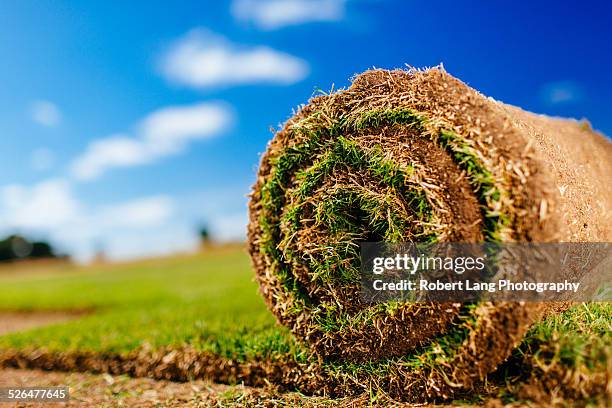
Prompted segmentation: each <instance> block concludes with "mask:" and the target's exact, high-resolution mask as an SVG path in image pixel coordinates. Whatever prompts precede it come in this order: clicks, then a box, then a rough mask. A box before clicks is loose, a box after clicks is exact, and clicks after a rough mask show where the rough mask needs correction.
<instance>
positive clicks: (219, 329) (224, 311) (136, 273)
mask: <svg viewBox="0 0 612 408" xmlns="http://www.w3.org/2000/svg"><path fill="white" fill-rule="evenodd" d="M0 286H1V287H2V297H0V310H11V311H16V310H18V311H21V310H91V311H92V313H91V314H90V315H88V316H86V317H83V318H80V319H78V320H75V321H70V322H67V323H63V324H56V325H52V326H50V327H45V328H40V329H35V330H31V331H28V332H25V333H19V334H12V335H8V336H4V337H2V338H0V347H4V348H24V347H45V348H46V349H49V350H59V351H64V350H79V351H96V352H100V351H104V352H107V351H108V352H128V351H131V350H134V349H138V348H139V347H142V346H143V345H145V344H147V345H150V346H152V347H159V346H168V345H182V344H185V343H187V344H190V345H192V346H194V347H195V348H197V349H198V350H202V351H211V352H213V353H216V354H220V355H222V356H225V357H228V358H238V359H243V358H248V357H252V356H253V355H254V354H257V355H268V354H269V353H287V352H288V351H290V349H291V348H293V347H294V343H293V341H292V338H291V336H290V335H289V334H288V333H287V331H286V330H284V329H283V328H280V327H278V326H276V325H275V322H274V317H273V316H272V315H271V314H270V313H269V312H268V311H267V310H266V307H265V305H264V303H263V301H262V299H261V298H260V296H259V295H258V294H257V286H256V284H255V283H254V282H253V279H252V274H251V271H250V264H249V260H248V257H247V255H246V252H245V250H244V249H243V248H242V247H239V248H237V247H230V248H223V249H219V250H217V251H214V252H205V253H201V254H198V255H194V256H177V257H173V258H167V259H159V260H150V261H141V262H135V263H127V264H120V265H99V266H92V267H83V268H71V270H70V271H69V272H66V273H61V274H44V273H36V274H31V275H28V274H27V272H25V271H24V273H23V274H15V273H13V274H10V275H8V276H2V275H1V274H0Z"/></svg>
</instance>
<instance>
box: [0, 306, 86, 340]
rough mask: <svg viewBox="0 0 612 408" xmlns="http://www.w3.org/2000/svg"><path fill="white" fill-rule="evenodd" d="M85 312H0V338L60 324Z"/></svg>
mask: <svg viewBox="0 0 612 408" xmlns="http://www.w3.org/2000/svg"><path fill="white" fill-rule="evenodd" d="M84 313H85V312H64V311H57V312H56V311H47V312H0V336H1V335H4V334H7V333H11V332H16V331H22V330H28V329H33V328H35V327H41V326H47V325H49V324H55V323H61V322H65V321H68V320H71V319H76V318H77V317H79V316H82V315H83V314H84Z"/></svg>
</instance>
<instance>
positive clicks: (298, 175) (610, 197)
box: [248, 69, 612, 400]
mask: <svg viewBox="0 0 612 408" xmlns="http://www.w3.org/2000/svg"><path fill="white" fill-rule="evenodd" d="M610 174H612V144H611V143H610V142H609V141H608V140H606V139H605V137H603V136H601V135H600V134H597V133H595V132H593V131H592V130H591V129H590V127H589V126H587V125H585V124H584V123H579V122H576V121H572V120H563V119H552V118H546V117H543V116H539V115H534V114H531V113H528V112H524V111H522V110H520V109H518V108H514V107H511V106H507V105H504V104H502V103H499V102H496V101H494V100H492V99H489V98H486V97H484V96H482V95H481V94H479V93H477V92H476V91H475V90H473V89H471V88H469V87H468V86H466V85H465V84H463V83H462V82H460V81H459V80H457V79H455V78H453V77H452V76H450V75H449V74H447V73H446V72H445V71H444V70H442V69H432V70H428V71H424V72H419V71H402V70H396V71H384V70H373V71H369V72H366V73H363V74H361V75H358V76H357V77H355V78H354V80H353V84H352V85H351V87H350V88H348V89H347V90H342V91H339V92H336V93H333V94H329V95H321V96H317V97H315V98H313V99H311V100H310V101H309V103H308V104H307V105H305V106H304V107H303V108H302V109H301V110H300V111H299V112H298V113H297V114H296V115H295V116H294V117H292V118H291V119H290V120H289V121H288V122H287V123H286V124H285V126H284V127H283V128H282V129H281V130H280V131H279V132H277V133H276V135H275V137H274V139H273V140H272V142H271V143H270V145H269V146H268V149H267V151H266V153H265V155H264V156H263V158H262V162H261V166H260V170H259V174H258V179H257V182H256V184H255V186H254V189H253V193H252V196H251V201H250V204H249V209H250V224H249V231H248V232H249V250H250V253H251V257H252V261H253V266H254V268H255V271H256V276H257V279H258V281H259V284H260V288H261V292H262V294H263V296H264V298H265V299H266V301H267V304H268V306H269V308H270V309H271V310H272V312H273V313H274V314H275V316H276V317H277V319H278V320H279V322H280V323H282V324H283V325H285V326H287V327H289V328H290V329H291V330H292V332H293V333H294V334H295V335H296V337H297V338H298V339H300V340H302V341H303V342H304V343H305V344H308V345H309V346H310V347H311V349H312V350H313V352H314V353H315V354H316V355H318V356H320V358H321V359H322V360H323V361H324V363H323V364H324V366H325V369H324V375H326V376H328V377H329V379H330V380H329V381H330V384H336V385H334V386H333V387H336V388H337V391H338V393H342V392H345V391H346V390H350V389H363V388H365V389H380V390H382V391H383V392H386V393H389V394H390V395H392V396H393V397H395V398H399V399H406V400H416V399H436V398H449V397H452V396H453V395H455V394H456V393H458V392H464V391H465V390H466V389H471V388H472V387H474V386H475V385H476V384H477V383H478V382H479V381H481V380H483V379H484V378H485V376H486V375H487V374H488V373H490V372H492V371H493V370H495V369H496V367H497V366H498V365H499V364H500V363H501V362H503V361H504V360H505V359H506V358H507V357H508V356H509V355H510V353H511V351H512V350H513V349H514V348H515V347H516V346H517V345H518V344H519V343H520V341H521V339H522V338H523V336H524V334H525V333H526V331H527V330H528V328H529V327H530V325H531V324H532V323H533V322H534V321H536V320H537V319H539V318H540V317H541V316H542V314H543V313H544V312H546V310H545V306H543V305H538V304H518V303H495V304H493V303H478V304H472V305H459V304H427V303H424V304H408V303H398V302H394V303H388V304H383V305H380V304H379V305H367V304H364V303H362V301H361V298H360V278H359V268H360V265H359V253H358V252H359V251H358V250H359V243H360V242H368V241H386V242H482V241H488V242H525V241H534V242H555V241H611V240H612V220H611V217H612V187H611V186H610V183H606V179H607V178H608V177H609V175H610ZM556 308H557V309H559V307H558V306H556Z"/></svg>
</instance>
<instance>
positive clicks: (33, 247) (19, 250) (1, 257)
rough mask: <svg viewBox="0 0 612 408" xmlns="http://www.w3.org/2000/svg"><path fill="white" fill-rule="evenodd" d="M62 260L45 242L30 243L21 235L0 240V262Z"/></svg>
mask: <svg viewBox="0 0 612 408" xmlns="http://www.w3.org/2000/svg"><path fill="white" fill-rule="evenodd" d="M60 257H61V258H63V257H65V256H59V255H58V254H57V253H56V252H55V250H54V248H53V247H52V246H51V244H49V243H48V242H45V241H30V240H28V239H27V238H25V237H22V236H21V235H9V236H8V237H6V238H4V239H2V240H0V262H7V261H13V260H19V259H43V258H60Z"/></svg>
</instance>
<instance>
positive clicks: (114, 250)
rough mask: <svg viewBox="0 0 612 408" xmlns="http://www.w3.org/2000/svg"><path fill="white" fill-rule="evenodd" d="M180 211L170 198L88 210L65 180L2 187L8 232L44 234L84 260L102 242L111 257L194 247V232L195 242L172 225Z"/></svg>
mask: <svg viewBox="0 0 612 408" xmlns="http://www.w3.org/2000/svg"><path fill="white" fill-rule="evenodd" d="M175 210H176V208H175V202H174V200H172V199H171V198H170V197H168V196H164V195H159V196H152V197H143V198H137V199H133V200H130V201H127V202H121V203H116V204H112V205H106V206H86V205H84V204H83V203H82V202H80V201H79V199H78V198H77V195H76V194H75V192H74V189H73V186H72V185H71V184H70V183H69V182H68V181H66V180H61V179H52V180H46V181H43V182H41V183H38V184H35V185H33V186H23V185H8V186H0V231H1V232H2V233H5V234H8V233H14V232H20V233H25V234H26V235H29V236H40V235H43V236H45V237H48V238H49V239H50V240H51V241H52V243H53V244H59V245H60V247H61V248H63V249H66V250H68V251H69V253H71V254H73V255H74V256H75V257H76V258H77V259H79V260H87V259H89V258H91V257H92V256H93V255H94V251H95V250H96V249H98V248H96V247H97V246H98V243H102V245H103V247H104V249H105V250H107V251H108V255H109V256H110V257H111V258H129V257H134V256H144V255H153V254H159V253H169V252H172V251H176V250H186V249H190V248H193V247H194V246H195V245H196V243H197V238H196V237H195V234H194V233H193V232H192V233H191V235H192V236H191V237H190V238H189V236H188V235H189V234H188V228H185V227H184V226H183V227H180V226H179V227H177V226H176V225H175V224H174V223H173V222H172V218H173V216H174V214H175ZM177 228H178V229H177ZM181 228H182V229H181ZM160 234H161V235H162V236H160ZM162 244H163V245H162Z"/></svg>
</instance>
